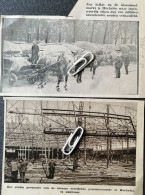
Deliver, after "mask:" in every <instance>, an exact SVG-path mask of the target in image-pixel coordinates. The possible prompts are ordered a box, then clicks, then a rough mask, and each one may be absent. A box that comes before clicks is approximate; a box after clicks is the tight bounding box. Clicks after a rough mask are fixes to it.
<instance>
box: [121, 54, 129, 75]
mask: <svg viewBox="0 0 145 195" xmlns="http://www.w3.org/2000/svg"><path fill="white" fill-rule="evenodd" d="M123 62H124V67H125V71H126V74H128V66H129V64H130V58H129V56H128V54H124V56H123Z"/></svg>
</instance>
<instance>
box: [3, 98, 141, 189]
mask: <svg viewBox="0 0 145 195" xmlns="http://www.w3.org/2000/svg"><path fill="white" fill-rule="evenodd" d="M137 114H138V103H137V101H131V102H129V101H119V100H118V101H115V100H110V101H106V100H99V101H96V100H87V99H86V100H81V99H75V100H74V99H67V100H65V99H61V100H58V99H54V100H53V101H52V100H50V99H48V100H47V99H43V100H41V99H40V100H39V99H38V100H37V99H25V100H23V99H22V100H19V99H17V98H16V99H11V98H10V99H8V100H6V109H5V148H4V166H3V167H4V183H33V184H35V183H37V184H41V183H45V184H47V183H50V184H76V185H77V184H78V185H82V184H84V185H115V186H135V185H136V174H137V173H136V164H137V163H136V157H137V156H136V146H137V142H136V141H137V140H136V137H137V131H138V130H137ZM138 144H139V143H138ZM140 155H141V154H140Z"/></svg>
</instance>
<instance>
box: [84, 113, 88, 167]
mask: <svg viewBox="0 0 145 195" xmlns="http://www.w3.org/2000/svg"><path fill="white" fill-rule="evenodd" d="M85 132H86V117H85V118H84V133H85ZM86 163H87V150H86V136H84V164H85V165H86Z"/></svg>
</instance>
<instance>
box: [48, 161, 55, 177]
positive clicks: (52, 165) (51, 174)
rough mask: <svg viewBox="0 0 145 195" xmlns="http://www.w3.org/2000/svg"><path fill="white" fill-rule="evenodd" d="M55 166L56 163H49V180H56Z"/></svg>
mask: <svg viewBox="0 0 145 195" xmlns="http://www.w3.org/2000/svg"><path fill="white" fill-rule="evenodd" d="M55 166H56V164H55V162H53V161H50V163H49V178H50V179H53V178H54V173H55Z"/></svg>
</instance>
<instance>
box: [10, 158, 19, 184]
mask: <svg viewBox="0 0 145 195" xmlns="http://www.w3.org/2000/svg"><path fill="white" fill-rule="evenodd" d="M17 177H18V164H17V161H14V160H13V159H12V161H11V178H12V182H13V183H17V182H18V180H17Z"/></svg>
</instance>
